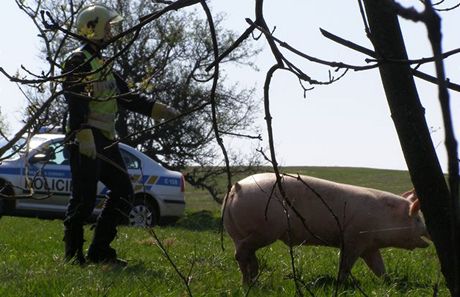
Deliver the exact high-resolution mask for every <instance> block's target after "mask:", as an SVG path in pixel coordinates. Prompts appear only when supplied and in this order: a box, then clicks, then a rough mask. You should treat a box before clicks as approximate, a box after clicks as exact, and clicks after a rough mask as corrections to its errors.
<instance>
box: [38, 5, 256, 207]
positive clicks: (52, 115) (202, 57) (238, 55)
mask: <svg viewBox="0 0 460 297" xmlns="http://www.w3.org/2000/svg"><path fill="white" fill-rule="evenodd" d="M100 2H102V3H103V2H104V1H100ZM106 2H108V4H109V5H110V6H111V7H113V8H114V9H116V10H117V11H118V12H120V14H121V15H122V16H123V17H124V20H123V22H122V23H121V25H120V26H118V27H117V28H115V30H116V31H118V32H122V31H123V30H126V29H128V28H131V27H133V26H134V25H136V24H137V23H138V22H139V18H140V17H142V16H143V15H147V14H149V13H152V12H153V11H156V10H158V9H160V8H161V7H162V5H161V4H156V3H153V2H152V1H145V0H136V1H116V2H115V3H113V1H110V3H109V1H106ZM74 7H76V8H77V9H79V8H81V5H80V4H79V3H77V2H76V3H75V5H74ZM42 8H43V9H47V10H49V11H50V12H52V14H53V16H54V18H55V19H57V20H60V21H63V20H67V25H68V26H69V27H70V26H71V23H72V21H73V20H74V18H75V13H77V11H76V12H75V13H74V14H72V13H71V12H70V7H68V1H62V0H61V1H51V0H45V1H42ZM72 16H73V18H72ZM222 20H223V17H222V16H219V17H217V20H216V30H217V32H218V38H219V40H218V41H219V46H220V47H221V50H224V49H226V48H227V47H229V46H230V45H231V44H232V43H233V42H234V39H235V35H234V33H232V32H231V31H228V30H224V29H223V28H222V27H221V26H220V24H221V22H222ZM62 38H63V36H62V34H60V35H59V34H56V36H54V39H52V42H51V43H50V46H51V48H50V49H45V50H44V53H46V52H47V51H48V52H54V53H56V52H57V53H59V58H58V59H57V61H63V59H64V58H65V55H66V54H68V53H69V52H70V51H71V50H72V49H74V48H77V47H78V41H76V40H72V39H70V38H69V39H67V40H66V41H65V42H64V43H63V42H62ZM132 38H133V35H127V36H126V37H124V38H122V39H120V40H118V41H116V42H115V43H114V44H112V45H111V46H109V47H108V48H107V49H106V50H105V51H104V53H105V55H106V56H108V57H111V56H113V55H115V54H117V53H119V52H120V51H122V49H123V48H124V47H125V46H126V44H127V43H128V42H130V41H131V40H132ZM257 52H258V50H256V49H253V48H252V47H251V46H250V44H248V43H245V44H243V46H241V47H239V48H238V49H237V50H235V51H234V52H233V53H232V54H231V55H230V56H228V57H226V59H225V60H224V61H223V62H222V63H224V64H225V63H237V64H241V65H246V66H250V67H251V66H253V65H252V64H251V61H250V59H251V58H252V57H253V55H255V54H256V53H257ZM213 60H214V56H213V51H212V42H211V36H210V34H209V29H208V26H207V22H206V20H205V19H204V17H201V16H200V15H199V14H198V12H197V11H195V10H188V11H180V12H177V11H175V12H174V13H171V14H168V15H166V16H163V17H162V18H160V19H158V20H157V21H155V22H152V23H150V24H148V25H147V26H145V27H144V28H143V29H142V31H141V32H140V34H139V36H138V37H137V38H136V40H135V41H134V42H133V44H132V45H131V47H130V48H129V50H128V51H125V52H123V54H122V55H121V56H120V57H118V59H117V60H116V63H115V64H114V68H115V70H116V71H118V72H119V73H120V74H121V75H122V76H123V77H124V78H125V79H126V81H127V82H128V84H129V85H130V87H131V88H132V89H133V90H139V91H140V92H141V93H142V94H144V95H146V96H147V97H149V98H150V99H152V100H159V101H161V102H163V103H166V104H168V105H170V106H173V107H174V108H176V109H177V110H179V111H180V112H182V113H183V114H186V115H185V116H183V117H181V118H180V119H178V120H176V121H175V122H173V123H171V124H167V125H159V126H155V125H157V124H158V123H155V122H154V121H153V120H152V119H150V118H148V117H144V116H141V115H139V114H135V113H132V112H128V111H125V110H121V111H120V115H119V118H118V121H117V125H116V128H117V132H118V135H119V137H120V139H121V141H122V142H124V143H127V144H129V145H131V146H133V147H137V148H138V149H139V150H141V151H142V152H144V153H145V154H147V155H149V156H150V157H151V158H153V159H154V160H156V161H158V162H160V163H161V164H162V165H164V166H165V167H167V168H171V169H175V170H182V171H188V172H185V173H186V176H185V177H186V180H187V181H188V182H189V183H190V184H192V185H194V186H199V187H203V188H205V189H207V190H209V191H210V193H211V194H212V196H213V197H214V199H216V200H220V199H221V198H222V197H220V196H221V195H222V193H221V192H220V190H217V189H216V184H215V182H214V181H213V177H215V176H216V175H219V174H221V173H222V170H220V169H219V168H216V167H215V166H211V165H222V162H219V160H221V159H222V157H221V152H220V150H219V149H218V148H217V146H216V145H215V139H214V133H213V131H212V119H211V111H210V108H211V107H210V105H207V106H206V105H205V104H206V103H207V102H209V89H210V82H209V81H210V80H211V79H212V75H213V73H212V71H211V72H209V73H208V72H206V71H205V70H204V69H205V68H206V67H207V66H208V65H209V64H210V63H212V62H213ZM221 77H222V73H221ZM223 78H224V81H225V77H223ZM221 82H222V78H221ZM35 97H36V96H35ZM253 97H254V96H253V90H252V89H243V88H241V87H239V86H238V85H237V84H234V85H230V84H229V83H223V84H222V83H221V84H219V87H218V92H217V96H216V99H217V102H218V115H219V123H218V124H219V130H220V131H221V133H222V134H224V135H230V134H232V135H235V134H238V135H243V134H245V135H247V134H251V133H253V134H254V133H255V131H254V130H255V128H254V127H253V122H254V115H255V114H256V109H257V105H256V101H255V100H254V98H253ZM33 105H34V104H33V102H31V106H33ZM200 106H204V108H201V109H198V108H199V107H200ZM196 109H198V110H196ZM194 110H196V111H194ZM192 111H193V112H192ZM65 114H66V104H65V102H64V100H63V98H61V99H60V100H58V101H57V102H56V104H53V105H52V106H51V107H50V109H49V112H48V113H47V114H46V115H45V116H44V117H43V121H42V122H45V123H47V124H48V125H52V126H56V127H60V126H62V119H63V116H65ZM230 151H232V149H231V147H230ZM256 159H257V157H256V156H255V154H254V155H252V156H240V155H239V153H238V152H237V151H235V152H234V156H232V161H233V165H237V166H238V168H239V170H241V169H242V168H251V167H252V166H254V165H255V164H257V163H258V162H257V160H256ZM242 164H244V165H245V166H244V167H241V165H242ZM190 166H194V169H193V170H186V168H190ZM197 167H198V168H199V170H197ZM243 170H244V169H243ZM222 191H223V190H222Z"/></svg>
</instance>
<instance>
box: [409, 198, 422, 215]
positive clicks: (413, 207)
mask: <svg viewBox="0 0 460 297" xmlns="http://www.w3.org/2000/svg"><path fill="white" fill-rule="evenodd" d="M419 211H420V200H418V199H416V200H415V201H414V202H412V203H411V205H410V208H409V216H411V217H412V216H414V215H416V214H417V213H418V212H419Z"/></svg>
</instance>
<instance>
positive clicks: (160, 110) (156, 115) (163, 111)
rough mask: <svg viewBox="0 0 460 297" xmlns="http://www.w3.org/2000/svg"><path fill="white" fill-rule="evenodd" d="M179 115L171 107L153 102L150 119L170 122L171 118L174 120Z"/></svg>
mask: <svg viewBox="0 0 460 297" xmlns="http://www.w3.org/2000/svg"><path fill="white" fill-rule="evenodd" d="M179 114H180V113H179V112H178V111H177V110H176V109H175V108H173V107H170V106H167V105H164V104H163V103H160V102H155V105H153V108H152V115H151V116H152V118H153V119H155V120H159V119H165V120H170V119H172V118H175V117H177V116H178V115H179Z"/></svg>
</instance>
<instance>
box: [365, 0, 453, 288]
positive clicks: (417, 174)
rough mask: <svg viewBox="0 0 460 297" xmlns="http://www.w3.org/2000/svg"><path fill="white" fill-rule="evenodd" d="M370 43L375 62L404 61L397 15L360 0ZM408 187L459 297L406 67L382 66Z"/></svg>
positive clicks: (434, 169) (426, 137) (433, 166)
mask: <svg viewBox="0 0 460 297" xmlns="http://www.w3.org/2000/svg"><path fill="white" fill-rule="evenodd" d="M364 3H365V9H366V14H367V19H368V22H369V27H370V31H371V40H372V42H373V45H374V48H375V52H376V54H377V57H378V58H379V59H381V60H382V61H384V60H385V59H395V60H407V53H406V49H405V45H404V40H403V37H402V34H401V29H400V27H399V22H398V17H397V15H396V13H395V12H394V11H393V10H392V9H391V8H390V7H388V5H387V4H386V3H387V2H386V1H375V0H365V1H364ZM379 71H380V75H381V78H382V83H383V87H384V89H385V93H386V97H387V100H388V104H389V106H390V110H391V114H392V118H393V122H394V124H395V127H396V130H397V133H398V137H399V141H400V143H401V147H402V150H403V153H404V157H405V159H406V163H407V166H408V168H409V173H410V176H411V180H412V183H413V184H414V187H415V189H416V191H417V194H418V196H419V197H420V202H421V208H422V211H423V213H424V216H425V219H426V224H427V227H428V231H429V233H430V235H431V237H432V239H433V242H434V245H435V247H436V251H437V254H438V257H439V260H440V262H441V270H442V273H443V275H444V277H445V279H446V281H447V286H448V288H449V290H450V292H451V294H452V296H459V292H458V284H457V279H456V270H457V269H458V268H457V267H455V264H454V263H455V261H453V259H455V258H456V253H458V251H457V249H456V248H455V240H453V234H455V232H453V230H454V229H453V228H454V227H455V224H454V223H453V222H452V220H451V217H452V216H451V212H452V211H453V209H452V208H450V202H449V189H448V187H447V184H446V181H445V178H444V174H443V172H442V169H441V167H440V165H439V161H438V158H437V155H436V152H435V149H434V147H433V143H432V141H431V137H430V133H429V130H428V127H427V124H426V121H425V115H424V113H425V110H424V108H423V107H422V105H421V103H420V100H419V97H418V93H417V89H416V87H415V83H414V80H413V77H412V74H411V71H410V67H409V65H408V64H404V63H391V62H383V63H382V64H381V66H380V68H379Z"/></svg>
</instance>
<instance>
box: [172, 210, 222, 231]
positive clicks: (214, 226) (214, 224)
mask: <svg viewBox="0 0 460 297" xmlns="http://www.w3.org/2000/svg"><path fill="white" fill-rule="evenodd" d="M175 227H178V228H183V229H187V230H191V231H219V230H220V217H219V216H218V215H217V213H213V212H211V211H209V210H201V211H196V212H192V213H186V214H185V216H184V217H183V218H180V219H179V220H178V221H177V222H176V224H175Z"/></svg>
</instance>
